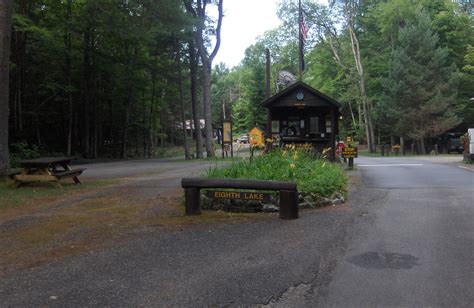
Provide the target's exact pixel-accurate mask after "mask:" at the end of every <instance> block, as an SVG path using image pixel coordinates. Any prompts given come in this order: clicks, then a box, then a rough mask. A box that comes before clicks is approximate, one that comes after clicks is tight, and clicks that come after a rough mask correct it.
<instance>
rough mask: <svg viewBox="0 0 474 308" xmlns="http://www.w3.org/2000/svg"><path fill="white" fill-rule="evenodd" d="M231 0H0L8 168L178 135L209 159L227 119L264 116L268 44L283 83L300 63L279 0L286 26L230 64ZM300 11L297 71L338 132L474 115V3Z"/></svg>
mask: <svg viewBox="0 0 474 308" xmlns="http://www.w3.org/2000/svg"><path fill="white" fill-rule="evenodd" d="M226 1H232V0H226ZM226 1H223V0H210V1H207V0H181V1H177V0H163V1H154V0H114V1H109V0H94V1H92V0H2V1H0V33H1V36H0V65H1V67H2V70H0V74H1V76H0V79H1V84H2V85H1V87H0V171H1V170H2V169H3V170H5V169H8V166H9V164H10V161H14V160H15V159H18V158H25V157H29V156H34V155H39V154H40V153H41V154H44V155H46V154H47V155H68V156H76V157H83V158H91V159H95V158H130V157H156V156H158V155H161V154H162V153H163V150H164V149H167V148H170V147H180V148H181V149H182V150H181V153H184V154H185V156H186V157H187V158H190V157H196V158H202V157H204V156H206V155H205V154H204V153H208V154H207V156H212V155H213V154H214V151H213V148H214V147H215V144H214V143H215V140H214V130H215V129H216V128H218V127H220V126H221V125H222V120H223V117H227V118H231V119H232V122H233V128H234V132H235V133H236V134H237V133H243V132H248V130H249V129H251V128H252V127H253V126H260V127H262V128H263V127H265V125H266V124H265V123H266V122H265V121H266V111H265V110H264V109H263V108H262V107H261V105H260V102H261V101H263V100H264V99H265V61H266V59H265V50H266V49H268V50H269V51H270V57H271V69H270V72H271V94H275V93H277V91H279V90H281V89H282V88H283V87H285V84H284V83H282V82H281V78H279V76H281V72H289V73H291V74H293V75H295V76H297V75H298V59H299V53H300V50H299V45H298V43H299V42H298V28H299V24H298V14H299V10H298V1H295V0H280V1H279V2H278V12H276V14H277V15H278V17H279V18H280V20H281V26H280V27H279V28H276V29H273V30H270V31H267V32H265V33H264V34H263V35H262V36H260V37H259V38H258V39H257V40H256V42H255V43H254V44H253V45H251V46H248V48H247V50H246V52H245V58H244V59H243V60H242V61H241V63H240V64H239V65H238V66H236V67H233V68H229V67H226V65H225V64H223V63H213V62H214V61H213V60H214V57H215V56H216V54H217V53H218V52H219V45H220V43H221V40H228V39H235V38H226V37H221V35H220V29H221V26H222V24H223V23H224V24H225V22H226V20H225V3H226ZM302 9H303V10H302V11H303V17H304V22H305V24H306V27H307V29H308V35H307V39H306V43H305V45H304V50H303V53H304V61H305V70H304V72H303V75H302V79H303V80H304V82H306V83H308V84H309V85H310V86H312V87H314V88H315V89H318V90H319V91H321V92H324V93H325V94H327V95H329V96H331V97H333V98H334V99H336V100H338V101H339V102H340V103H341V104H342V110H341V112H342V114H343V120H342V122H341V124H340V125H341V132H342V134H350V135H353V136H354V137H355V139H356V140H358V141H360V142H361V143H364V144H366V145H367V148H368V150H369V151H370V152H375V151H377V145H380V144H381V143H386V142H388V143H392V144H394V143H400V144H401V145H402V147H403V146H405V144H407V143H408V142H410V143H412V142H413V143H416V144H417V147H418V148H419V149H420V153H426V152H427V151H428V150H429V146H430V144H431V143H432V140H433V139H435V138H437V137H438V136H440V135H441V134H443V133H445V132H447V131H451V130H455V129H457V128H459V127H467V126H469V125H473V124H474V35H473V31H474V27H473V26H474V22H473V14H474V8H473V4H472V2H471V1H469V0H464V1H453V0H332V1H329V4H328V5H322V4H320V3H319V2H318V1H315V0H304V1H302ZM8 34H9V35H8ZM8 59H9V60H8ZM5 67H9V68H8V71H6V72H5V70H4V68H5ZM5 81H6V82H5ZM195 123H196V125H194V124H195ZM197 123H199V125H197ZM208 123H209V125H208Z"/></svg>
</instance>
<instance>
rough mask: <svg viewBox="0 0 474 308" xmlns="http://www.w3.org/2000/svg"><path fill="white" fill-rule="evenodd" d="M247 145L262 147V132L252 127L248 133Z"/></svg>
mask: <svg viewBox="0 0 474 308" xmlns="http://www.w3.org/2000/svg"><path fill="white" fill-rule="evenodd" d="M249 139H250V140H249V143H250V144H251V145H261V146H263V145H264V143H265V141H264V138H263V132H262V131H261V130H259V129H258V128H256V127H254V128H252V129H251V130H250V133H249Z"/></svg>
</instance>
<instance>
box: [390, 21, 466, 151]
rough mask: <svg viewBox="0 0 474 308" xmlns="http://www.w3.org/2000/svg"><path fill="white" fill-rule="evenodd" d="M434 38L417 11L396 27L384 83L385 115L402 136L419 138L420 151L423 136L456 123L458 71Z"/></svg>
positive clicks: (425, 136)
mask: <svg viewBox="0 0 474 308" xmlns="http://www.w3.org/2000/svg"><path fill="white" fill-rule="evenodd" d="M438 42H439V39H438V35H437V34H436V33H433V31H432V29H431V20H430V18H429V16H427V15H426V14H425V13H423V12H418V14H417V16H416V20H415V21H414V22H413V24H408V25H407V26H405V27H404V28H401V29H400V31H399V44H398V45H397V47H396V48H395V50H394V51H393V54H392V60H391V67H390V71H389V74H388V78H387V80H386V83H385V98H384V107H385V108H386V110H387V114H388V116H389V117H391V118H392V119H393V121H394V122H396V129H397V131H398V132H399V133H400V134H401V135H402V136H407V137H410V138H412V139H414V140H417V141H418V142H419V146H420V151H421V153H425V152H426V151H425V138H427V137H434V136H437V135H439V134H441V133H443V132H445V131H446V130H448V129H450V128H453V127H455V126H456V125H458V124H459V123H460V120H459V119H458V117H457V116H456V114H455V111H456V99H455V98H456V94H457V86H458V80H459V73H457V71H456V68H455V66H454V65H449V63H448V52H447V50H446V49H443V48H441V47H439V46H438Z"/></svg>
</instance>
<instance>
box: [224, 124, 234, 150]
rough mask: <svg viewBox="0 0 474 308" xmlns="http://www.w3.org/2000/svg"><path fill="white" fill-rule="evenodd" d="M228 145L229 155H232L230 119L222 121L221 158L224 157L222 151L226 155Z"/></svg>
mask: <svg viewBox="0 0 474 308" xmlns="http://www.w3.org/2000/svg"><path fill="white" fill-rule="evenodd" d="M229 147H230V157H234V149H233V147H232V123H231V122H230V121H224V122H222V158H224V152H225V154H226V156H227V155H228V154H227V152H228V149H229Z"/></svg>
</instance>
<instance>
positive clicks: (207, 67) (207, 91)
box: [195, 0, 224, 157]
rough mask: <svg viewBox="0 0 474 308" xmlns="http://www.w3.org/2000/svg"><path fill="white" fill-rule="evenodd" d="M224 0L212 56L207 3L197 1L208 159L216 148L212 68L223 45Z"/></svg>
mask: <svg viewBox="0 0 474 308" xmlns="http://www.w3.org/2000/svg"><path fill="white" fill-rule="evenodd" d="M222 3H223V0H218V2H217V8H218V12H219V13H218V17H217V18H218V19H217V26H216V28H215V34H216V44H215V46H214V49H213V50H212V52H211V53H210V54H208V52H207V48H206V46H205V43H204V41H205V37H204V31H205V30H207V29H205V28H206V24H205V23H206V19H207V16H206V4H207V1H201V0H198V1H197V17H199V22H198V25H197V32H196V33H195V34H196V42H197V47H198V50H199V55H200V57H201V60H202V64H203V83H204V87H203V98H204V101H203V105H204V118H205V121H206V151H207V157H214V156H215V153H214V146H213V142H212V141H213V138H212V110H211V68H212V61H213V60H214V58H215V57H216V55H217V52H218V51H219V47H220V44H221V28H222V18H223V16H224V12H223V8H222Z"/></svg>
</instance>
